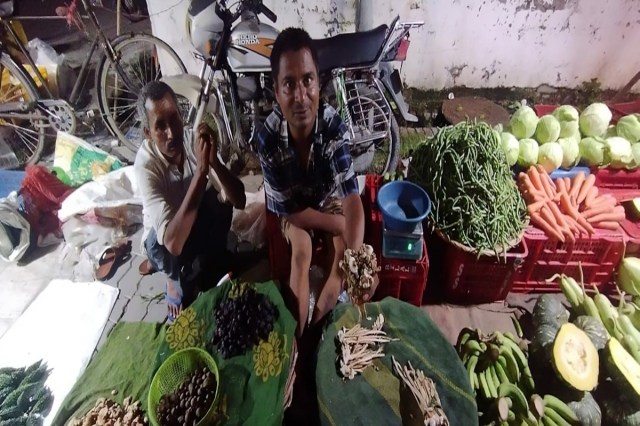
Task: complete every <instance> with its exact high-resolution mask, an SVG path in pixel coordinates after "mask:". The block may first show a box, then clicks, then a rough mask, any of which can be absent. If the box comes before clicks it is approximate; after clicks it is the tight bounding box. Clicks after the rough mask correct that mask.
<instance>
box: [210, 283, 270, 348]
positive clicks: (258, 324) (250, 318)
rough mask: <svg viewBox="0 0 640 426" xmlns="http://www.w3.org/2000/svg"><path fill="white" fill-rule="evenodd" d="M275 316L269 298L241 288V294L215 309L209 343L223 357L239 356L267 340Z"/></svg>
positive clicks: (252, 290) (251, 289)
mask: <svg viewBox="0 0 640 426" xmlns="http://www.w3.org/2000/svg"><path fill="white" fill-rule="evenodd" d="M277 319H278V310H277V309H276V307H275V306H274V305H273V304H272V303H271V302H270V301H269V299H267V298H266V297H265V295H264V294H261V293H257V292H256V291H255V290H254V289H253V288H251V287H245V288H244V291H243V292H242V294H240V295H239V296H237V297H235V298H227V299H225V300H223V301H222V302H221V303H220V304H219V305H218V307H217V308H216V311H215V320H216V330H215V334H214V336H213V344H214V345H217V347H218V352H219V353H220V354H221V355H222V357H223V358H225V359H228V358H231V357H234V356H236V355H241V354H243V353H245V351H246V350H247V348H250V347H252V346H253V345H256V344H258V342H259V341H260V340H267V339H268V337H269V333H270V332H271V330H273V323H274V322H275V321H276V320H277Z"/></svg>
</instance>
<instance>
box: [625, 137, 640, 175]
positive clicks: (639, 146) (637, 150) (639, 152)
mask: <svg viewBox="0 0 640 426" xmlns="http://www.w3.org/2000/svg"><path fill="white" fill-rule="evenodd" d="M631 155H632V156H633V162H632V163H631V164H630V165H629V166H627V168H629V169H637V168H639V167H640V142H637V143H634V144H633V145H631Z"/></svg>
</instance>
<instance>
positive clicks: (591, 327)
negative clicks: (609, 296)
mask: <svg viewBox="0 0 640 426" xmlns="http://www.w3.org/2000/svg"><path fill="white" fill-rule="evenodd" d="M573 323H574V324H575V325H576V326H577V327H578V328H579V329H580V330H582V331H584V332H585V333H586V334H587V336H589V338H590V339H591V341H592V342H593V345H594V346H595V347H596V349H598V350H600V349H604V347H605V346H606V345H607V342H608V341H609V333H608V332H607V329H606V328H604V324H602V321H600V320H599V319H597V318H594V317H591V316H588V315H580V316H579V317H578V318H576V319H575V321H573Z"/></svg>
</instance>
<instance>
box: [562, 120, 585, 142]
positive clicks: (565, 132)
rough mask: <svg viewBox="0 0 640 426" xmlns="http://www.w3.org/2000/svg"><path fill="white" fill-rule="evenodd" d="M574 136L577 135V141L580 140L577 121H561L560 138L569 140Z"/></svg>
mask: <svg viewBox="0 0 640 426" xmlns="http://www.w3.org/2000/svg"><path fill="white" fill-rule="evenodd" d="M574 135H578V141H579V140H580V126H579V125H578V121H577V120H576V121H561V122H560V137H561V138H570V137H572V136H574Z"/></svg>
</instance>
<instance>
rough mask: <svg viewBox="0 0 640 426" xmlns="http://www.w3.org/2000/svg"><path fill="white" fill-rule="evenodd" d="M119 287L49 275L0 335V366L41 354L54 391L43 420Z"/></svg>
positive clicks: (85, 356)
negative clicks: (10, 325) (38, 291)
mask: <svg viewBox="0 0 640 426" xmlns="http://www.w3.org/2000/svg"><path fill="white" fill-rule="evenodd" d="M118 292H119V290H118V289H117V288H115V287H111V286H109V285H107V284H103V283H100V282H85V283H74V282H72V281H69V280H53V281H51V283H49V285H48V286H47V287H46V288H45V289H44V290H43V291H42V293H40V295H38V297H37V298H36V299H35V300H34V301H33V303H32V304H31V305H30V306H29V307H28V308H27V310H26V311H24V313H23V314H22V316H20V318H18V320H17V321H16V322H15V323H14V324H13V326H12V327H11V328H10V329H9V330H8V331H7V333H6V334H5V335H4V336H3V337H2V339H0V368H1V367H24V366H26V365H31V364H33V363H34V362H36V361H38V360H40V359H42V360H44V361H45V362H46V363H47V364H48V366H49V368H51V369H52V371H51V375H50V376H49V378H48V379H47V382H46V384H47V386H49V388H50V389H51V392H52V393H53V396H54V401H53V407H52V409H51V413H50V414H49V416H47V418H46V419H45V422H44V424H45V426H48V425H50V424H51V421H52V420H53V418H54V417H55V415H56V412H57V411H58V409H59V407H60V404H61V403H62V401H63V400H64V398H65V397H66V396H67V394H68V393H69V392H70V391H71V389H72V387H73V385H74V384H75V382H76V381H77V380H78V378H79V377H80V376H81V375H82V373H83V372H84V370H85V368H86V367H87V365H88V364H89V360H90V359H91V356H92V354H93V351H94V350H95V348H96V345H97V344H98V341H99V340H100V336H101V335H102V331H103V330H104V326H105V324H106V322H107V319H108V318H109V314H110V313H111V309H112V308H113V305H114V304H115V301H116V298H117V297H118Z"/></svg>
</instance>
